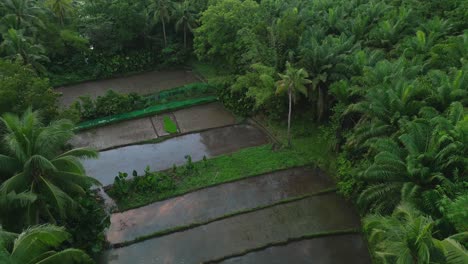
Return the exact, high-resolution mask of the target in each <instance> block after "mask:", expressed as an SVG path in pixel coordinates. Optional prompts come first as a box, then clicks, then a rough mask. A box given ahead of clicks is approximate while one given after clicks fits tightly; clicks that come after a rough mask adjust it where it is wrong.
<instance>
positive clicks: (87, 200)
mask: <svg viewBox="0 0 468 264" xmlns="http://www.w3.org/2000/svg"><path fill="white" fill-rule="evenodd" d="M78 202H79V204H80V208H79V210H78V211H77V214H76V215H74V216H73V217H71V218H69V219H67V221H66V222H65V226H66V228H67V230H68V231H69V232H70V233H71V234H72V240H71V243H72V244H73V246H74V247H77V248H80V249H83V250H86V251H87V252H88V253H89V254H90V255H93V254H94V255H95V254H96V253H99V252H101V251H102V250H103V249H104V248H105V247H106V243H107V242H106V238H105V229H106V228H107V227H108V226H109V224H110V219H109V215H108V214H107V213H106V212H105V211H104V209H103V208H104V205H103V202H102V201H101V200H100V198H99V196H98V195H97V194H95V193H93V192H88V193H87V194H86V195H85V196H84V197H82V198H79V200H78Z"/></svg>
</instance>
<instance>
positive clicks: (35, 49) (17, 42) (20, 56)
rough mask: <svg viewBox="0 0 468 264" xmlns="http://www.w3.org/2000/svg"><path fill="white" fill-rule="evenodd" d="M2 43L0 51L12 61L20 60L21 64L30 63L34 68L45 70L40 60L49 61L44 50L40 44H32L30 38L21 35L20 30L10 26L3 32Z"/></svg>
mask: <svg viewBox="0 0 468 264" xmlns="http://www.w3.org/2000/svg"><path fill="white" fill-rule="evenodd" d="M3 39H4V41H3V43H1V44H0V51H3V52H4V53H5V54H7V56H6V58H9V59H12V60H14V61H20V62H21V63H23V64H26V65H28V64H30V65H31V66H32V67H33V68H34V69H36V70H37V71H40V72H45V68H44V66H43V65H42V64H41V63H42V62H49V58H48V57H47V56H45V55H44V54H45V50H44V48H43V47H42V45H39V44H34V43H33V40H32V39H31V38H27V37H25V36H23V33H22V32H21V31H16V30H15V29H12V28H10V29H9V30H8V32H7V33H6V34H3Z"/></svg>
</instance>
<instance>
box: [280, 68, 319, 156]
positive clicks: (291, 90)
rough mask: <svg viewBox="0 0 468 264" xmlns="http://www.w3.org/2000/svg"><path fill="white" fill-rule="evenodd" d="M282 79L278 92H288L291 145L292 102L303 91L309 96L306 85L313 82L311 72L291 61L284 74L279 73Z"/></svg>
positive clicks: (289, 137) (289, 141) (289, 144)
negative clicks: (299, 67) (294, 64)
mask: <svg viewBox="0 0 468 264" xmlns="http://www.w3.org/2000/svg"><path fill="white" fill-rule="evenodd" d="M278 75H279V77H280V78H281V80H279V81H278V82H277V89H276V93H277V94H280V93H283V92H287V93H288V99H289V112H288V146H289V147H290V146H291V115H292V104H293V102H296V100H297V96H298V95H297V94H298V93H301V94H303V95H305V96H307V88H306V85H307V84H310V83H312V82H311V81H310V80H309V79H307V78H308V77H309V74H308V73H307V72H306V70H304V69H296V68H294V67H293V66H292V65H291V63H289V62H286V71H285V73H284V74H278Z"/></svg>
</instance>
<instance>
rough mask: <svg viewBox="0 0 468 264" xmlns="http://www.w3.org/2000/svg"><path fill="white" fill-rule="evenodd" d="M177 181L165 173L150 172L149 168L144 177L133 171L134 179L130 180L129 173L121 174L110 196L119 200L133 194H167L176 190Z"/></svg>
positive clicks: (116, 179)
mask: <svg viewBox="0 0 468 264" xmlns="http://www.w3.org/2000/svg"><path fill="white" fill-rule="evenodd" d="M175 186H176V185H175V181H174V179H173V177H171V175H169V174H167V173H164V172H154V173H152V172H150V168H149V167H147V168H146V170H145V174H144V175H143V176H138V174H137V172H136V171H133V178H132V179H128V174H127V173H122V172H119V175H118V176H117V177H115V181H114V185H113V187H112V189H111V191H110V195H111V196H112V197H113V198H115V199H117V200H119V199H121V198H124V197H126V196H127V195H128V194H130V193H133V192H138V193H148V194H151V193H158V192H167V191H170V190H173V189H174V188H175Z"/></svg>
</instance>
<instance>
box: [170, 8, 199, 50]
mask: <svg viewBox="0 0 468 264" xmlns="http://www.w3.org/2000/svg"><path fill="white" fill-rule="evenodd" d="M174 13H175V14H176V15H177V17H179V20H177V22H176V30H177V31H179V30H180V28H183V30H184V48H185V49H187V30H188V31H190V32H192V33H193V29H194V27H195V26H196V20H195V15H196V13H195V10H194V9H193V8H192V5H191V4H190V2H189V1H187V0H185V1H184V2H182V3H177V4H176V5H175V11H174Z"/></svg>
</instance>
